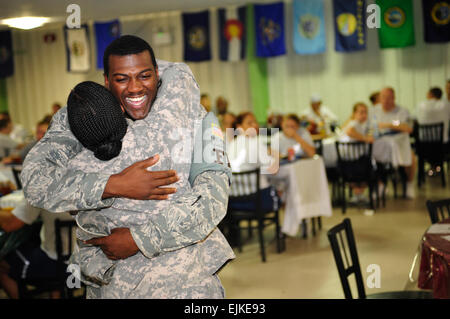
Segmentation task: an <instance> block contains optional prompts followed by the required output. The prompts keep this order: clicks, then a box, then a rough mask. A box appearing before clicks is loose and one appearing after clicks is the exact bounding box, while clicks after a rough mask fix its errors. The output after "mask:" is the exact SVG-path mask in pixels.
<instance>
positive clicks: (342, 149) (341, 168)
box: [335, 141, 378, 214]
mask: <svg viewBox="0 0 450 319" xmlns="http://www.w3.org/2000/svg"><path fill="white" fill-rule="evenodd" d="M335 143H336V152H337V157H338V163H337V168H338V172H339V176H340V182H339V183H340V190H341V191H340V196H339V197H340V201H341V204H342V213H343V214H345V212H346V208H347V203H346V196H345V193H346V192H345V189H346V186H347V184H348V183H365V184H367V186H368V187H369V203H370V208H371V209H373V210H374V209H375V205H374V202H373V197H372V194H373V192H374V191H375V194H376V199H377V205H378V191H377V187H376V186H377V176H376V173H375V170H374V167H373V165H372V144H368V143H363V142H339V141H337V142H335Z"/></svg>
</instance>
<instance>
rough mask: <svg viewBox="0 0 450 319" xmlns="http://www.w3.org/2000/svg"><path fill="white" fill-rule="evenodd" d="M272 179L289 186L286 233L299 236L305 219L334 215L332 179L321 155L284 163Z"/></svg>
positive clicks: (283, 228) (286, 207) (285, 219)
mask: <svg viewBox="0 0 450 319" xmlns="http://www.w3.org/2000/svg"><path fill="white" fill-rule="evenodd" d="M271 181H272V182H273V183H276V184H279V183H280V182H281V183H284V184H286V186H287V190H286V196H285V197H286V206H285V211H284V221H283V226H282V231H283V233H285V234H287V235H289V236H295V235H296V234H297V232H298V228H299V226H300V223H301V221H302V219H305V218H310V217H316V216H331V214H332V209H331V201H330V194H329V191H328V181H327V176H326V172H325V166H324V162H323V159H322V158H321V157H320V156H315V157H314V158H310V159H301V160H298V161H295V162H292V163H289V164H285V165H281V166H280V170H279V171H278V173H277V174H276V175H275V176H272V177H271Z"/></svg>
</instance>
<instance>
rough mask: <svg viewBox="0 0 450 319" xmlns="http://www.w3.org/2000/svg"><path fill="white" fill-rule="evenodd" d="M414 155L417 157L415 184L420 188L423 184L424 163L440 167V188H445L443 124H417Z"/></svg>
mask: <svg viewBox="0 0 450 319" xmlns="http://www.w3.org/2000/svg"><path fill="white" fill-rule="evenodd" d="M415 140H416V154H417V157H418V167H417V183H418V186H419V187H421V186H422V184H423V183H424V182H425V176H426V174H425V162H428V163H430V164H431V165H435V166H440V167H441V169H442V172H441V180H442V187H445V186H446V181H445V174H444V172H443V170H444V161H445V150H444V143H443V140H444V123H437V124H419V125H418V127H417V132H416V137H415Z"/></svg>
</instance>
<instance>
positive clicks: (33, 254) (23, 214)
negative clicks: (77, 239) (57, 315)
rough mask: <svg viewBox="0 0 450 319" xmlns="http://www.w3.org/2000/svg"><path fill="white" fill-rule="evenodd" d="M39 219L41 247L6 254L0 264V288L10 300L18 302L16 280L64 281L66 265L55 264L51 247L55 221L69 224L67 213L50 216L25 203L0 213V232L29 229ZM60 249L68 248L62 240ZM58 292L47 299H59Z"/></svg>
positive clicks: (63, 238)
mask: <svg viewBox="0 0 450 319" xmlns="http://www.w3.org/2000/svg"><path fill="white" fill-rule="evenodd" d="M38 217H40V218H41V219H42V228H41V232H40V237H41V245H40V246H36V245H27V244H24V245H22V246H20V247H19V248H17V249H16V250H15V251H13V252H11V253H9V254H8V255H6V256H5V258H4V259H3V260H2V261H0V265H1V266H0V286H1V287H2V288H3V289H4V290H5V292H6V294H7V295H8V297H9V298H11V299H18V298H19V290H18V285H17V282H18V280H19V279H21V278H22V279H53V278H55V277H57V276H58V274H59V275H60V276H61V277H62V278H60V279H62V280H64V278H65V277H64V276H65V274H66V272H65V270H66V267H67V265H65V264H61V263H58V262H57V255H56V247H55V219H57V218H58V219H61V220H73V218H72V216H70V214H69V213H61V214H53V213H50V212H48V211H46V210H43V209H38V208H35V207H32V206H31V205H29V204H28V203H27V202H26V200H25V199H23V202H22V203H20V205H18V206H17V207H16V208H14V209H13V210H12V211H11V210H0V228H2V229H3V230H4V231H6V232H13V231H17V230H19V229H21V228H22V227H24V226H25V225H26V224H27V225H31V224H32V223H33V222H34V221H36V220H37V219H38ZM61 238H62V240H63V247H68V245H67V243H65V242H64V240H66V238H67V237H66V236H61ZM60 297H61V295H60V292H59V291H58V290H55V291H53V292H51V298H60Z"/></svg>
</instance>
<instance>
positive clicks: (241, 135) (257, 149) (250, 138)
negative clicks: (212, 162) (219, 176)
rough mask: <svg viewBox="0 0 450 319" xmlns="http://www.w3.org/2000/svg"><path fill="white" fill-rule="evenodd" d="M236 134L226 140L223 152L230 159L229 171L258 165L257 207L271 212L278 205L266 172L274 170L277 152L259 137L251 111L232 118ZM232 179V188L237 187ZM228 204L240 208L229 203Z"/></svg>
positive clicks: (275, 169) (241, 170) (251, 168)
mask: <svg viewBox="0 0 450 319" xmlns="http://www.w3.org/2000/svg"><path fill="white" fill-rule="evenodd" d="M235 125H236V130H237V134H238V135H237V136H236V138H235V139H233V140H232V141H231V142H228V143H227V153H228V157H229V160H230V165H231V170H232V171H233V172H246V171H252V170H255V169H257V168H260V172H261V176H260V185H259V186H260V189H261V199H262V203H261V206H262V207H261V208H262V209H263V210H264V211H272V210H273V209H275V208H277V207H278V197H277V194H276V192H275V190H274V188H273V187H271V185H270V183H269V180H268V178H267V175H268V174H274V173H276V172H277V171H278V165H279V163H278V153H277V152H273V154H272V155H271V152H272V151H271V150H270V149H269V148H268V147H267V145H266V143H265V142H264V141H263V140H262V139H261V138H260V136H259V134H258V133H259V125H258V122H257V121H256V118H255V116H254V115H253V114H252V113H251V112H244V113H241V114H239V115H238V116H237V118H236V122H235ZM236 182H237V181H233V185H232V186H231V187H232V193H233V186H234V188H235V189H238V188H240V187H241V185H237V183H236ZM229 205H230V207H233V208H236V209H243V207H240V206H239V204H236V205H238V206H233V205H235V203H232V202H230V203H229Z"/></svg>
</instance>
